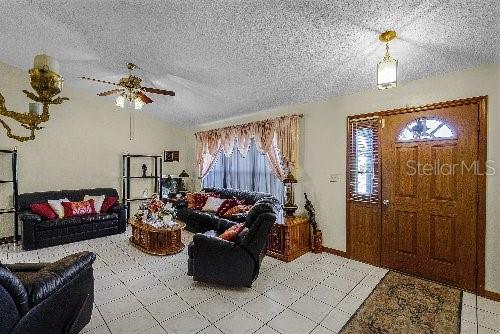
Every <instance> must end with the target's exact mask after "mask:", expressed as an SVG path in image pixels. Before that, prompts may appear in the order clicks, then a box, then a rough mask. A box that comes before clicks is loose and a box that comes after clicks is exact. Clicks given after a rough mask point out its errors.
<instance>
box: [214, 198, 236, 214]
mask: <svg viewBox="0 0 500 334" xmlns="http://www.w3.org/2000/svg"><path fill="white" fill-rule="evenodd" d="M239 204H241V202H240V201H239V200H238V199H236V198H228V199H226V200H224V202H223V203H222V204H221V205H220V206H219V208H218V209H217V212H216V214H217V216H219V217H223V216H224V214H225V213H226V212H227V211H228V210H230V209H231V208H234V207H235V206H237V205H239Z"/></svg>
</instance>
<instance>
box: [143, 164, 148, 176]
mask: <svg viewBox="0 0 500 334" xmlns="http://www.w3.org/2000/svg"><path fill="white" fill-rule="evenodd" d="M147 172H148V166H146V164H142V177H147V175H146V173H147Z"/></svg>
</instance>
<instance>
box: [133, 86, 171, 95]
mask: <svg viewBox="0 0 500 334" xmlns="http://www.w3.org/2000/svg"><path fill="white" fill-rule="evenodd" d="M141 89H142V90H143V91H145V92H148V93H153V94H161V95H170V96H175V92H173V91H171V90H165V89H158V88H149V87H142V88H141Z"/></svg>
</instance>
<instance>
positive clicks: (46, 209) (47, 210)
mask: <svg viewBox="0 0 500 334" xmlns="http://www.w3.org/2000/svg"><path fill="white" fill-rule="evenodd" d="M30 209H31V211H33V213H36V214H37V215H39V216H40V217H42V218H43V219H50V220H52V219H56V218H57V216H56V213H55V212H54V210H52V208H51V207H50V205H49V203H35V204H31V205H30Z"/></svg>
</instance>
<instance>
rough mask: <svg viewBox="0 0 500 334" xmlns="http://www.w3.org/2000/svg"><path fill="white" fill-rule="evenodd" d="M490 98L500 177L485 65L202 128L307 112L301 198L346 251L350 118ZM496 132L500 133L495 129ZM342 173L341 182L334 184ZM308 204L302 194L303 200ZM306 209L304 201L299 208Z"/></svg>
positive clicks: (490, 224) (497, 285)
mask: <svg viewBox="0 0 500 334" xmlns="http://www.w3.org/2000/svg"><path fill="white" fill-rule="evenodd" d="M480 95H488V96H489V106H488V159H490V160H494V161H497V163H496V167H497V169H498V170H499V173H500V145H498V143H499V142H500V117H499V115H498V113H500V63H499V62H497V63H495V64H490V65H483V66H481V67H478V68H474V69H468V70H465V71H461V72H456V73H449V74H447V75H444V76H437V77H431V78H427V79H422V80H417V81H412V82H405V83H400V85H399V87H398V88H396V89H391V90H386V91H378V90H376V89H373V90H371V91H366V92H361V93H357V94H352V95H347V96H340V97H334V98H331V99H329V100H327V101H322V102H312V103H307V104H303V105H295V106H287V107H280V108H276V109H272V110H265V111H261V112H258V113H255V114H252V115H249V116H246V117H240V118H235V119H229V120H225V121H220V122H214V123H210V124H205V125H204V126H202V127H200V129H209V128H217V127H222V126H226V125H231V124H238V123H245V122H250V121H255V120H261V119H265V118H270V117H275V116H279V115H284V114H292V113H303V114H304V118H303V121H302V123H301V127H302V137H301V141H300V142H301V157H300V159H301V166H302V170H301V175H300V176H299V177H300V183H299V185H298V189H297V195H301V194H302V193H303V192H304V191H305V192H307V193H308V194H310V197H311V200H312V202H313V203H314V205H315V207H316V211H317V218H318V222H319V225H320V228H321V229H322V230H323V239H324V244H325V246H327V247H332V248H335V249H339V250H345V249H346V219H345V210H346V208H345V174H346V170H345V164H346V160H345V152H346V117H347V116H348V115H354V114H361V113H369V112H376V111H382V110H388V109H393V108H399V107H404V106H415V105H423V104H429V103H432V102H439V101H448V100H454V99H459V98H466V97H472V96H480ZM495 129H496V130H495ZM330 174H339V175H340V177H341V182H338V183H330V182H329V175H330ZM297 197H298V198H300V199H301V200H302V195H301V196H297ZM299 205H300V206H301V207H302V205H303V200H302V202H301V203H300V204H299ZM498 217H500V176H490V177H488V181H487V232H486V253H487V255H486V289H488V290H490V291H496V292H500V256H498V255H499V254H500V224H499V222H498V219H499V218H498Z"/></svg>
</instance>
